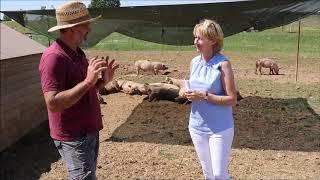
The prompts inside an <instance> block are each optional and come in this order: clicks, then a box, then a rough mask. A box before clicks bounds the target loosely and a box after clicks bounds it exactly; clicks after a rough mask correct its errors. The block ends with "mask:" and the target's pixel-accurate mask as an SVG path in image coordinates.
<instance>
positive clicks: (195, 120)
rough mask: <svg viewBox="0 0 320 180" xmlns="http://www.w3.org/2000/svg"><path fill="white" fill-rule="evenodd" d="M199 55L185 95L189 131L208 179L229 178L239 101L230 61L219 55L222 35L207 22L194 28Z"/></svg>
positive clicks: (191, 68) (191, 64)
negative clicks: (234, 109) (234, 116)
mask: <svg viewBox="0 0 320 180" xmlns="http://www.w3.org/2000/svg"><path fill="white" fill-rule="evenodd" d="M193 34H194V45H195V47H196V49H197V52H199V53H200V55H199V56H197V57H195V58H193V59H192V61H191V63H190V71H191V72H190V79H189V80H188V81H187V84H186V85H187V86H185V88H183V89H182V92H180V93H182V95H184V96H185V97H186V98H188V100H190V101H192V107H191V112H190V120H189V131H190V135H191V138H192V141H193V144H194V146H195V149H196V152H197V154H198V158H199V160H200V163H201V166H202V170H203V174H204V177H205V179H230V176H229V174H228V159H229V155H230V152H231V145H232V140H233V134H234V124H233V115H232V106H234V105H235V104H236V102H237V95H236V89H235V83H234V77H233V72H232V68H231V63H230V61H229V60H228V59H227V58H226V57H225V56H224V55H223V54H221V53H220V51H221V49H222V46H223V32H222V29H221V27H220V25H219V24H217V23H216V22H215V21H212V20H204V21H203V22H201V23H199V24H197V25H196V26H195V27H194V31H193Z"/></svg>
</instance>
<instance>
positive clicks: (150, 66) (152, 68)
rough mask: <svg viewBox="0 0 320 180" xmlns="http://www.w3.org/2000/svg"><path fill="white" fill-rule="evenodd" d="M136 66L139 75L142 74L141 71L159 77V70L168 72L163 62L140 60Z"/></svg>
mask: <svg viewBox="0 0 320 180" xmlns="http://www.w3.org/2000/svg"><path fill="white" fill-rule="evenodd" d="M134 66H135V68H136V71H137V75H139V74H140V70H143V71H147V72H153V74H155V75H157V74H158V73H159V70H166V69H168V67H167V66H166V65H164V64H163V63H161V62H152V61H148V60H140V61H136V62H135V63H134Z"/></svg>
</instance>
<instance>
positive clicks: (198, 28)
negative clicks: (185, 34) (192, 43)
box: [193, 19, 223, 52]
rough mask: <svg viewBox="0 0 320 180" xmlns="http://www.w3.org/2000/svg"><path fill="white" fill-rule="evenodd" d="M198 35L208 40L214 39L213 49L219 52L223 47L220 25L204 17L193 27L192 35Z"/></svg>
mask: <svg viewBox="0 0 320 180" xmlns="http://www.w3.org/2000/svg"><path fill="white" fill-rule="evenodd" d="M197 34H198V35H200V36H201V37H203V38H206V39H208V40H213V41H216V46H215V49H214V50H215V51H216V52H220V51H221V49H222V47H223V31H222V28H221V26H220V25H219V24H218V23H217V22H215V21H213V20H209V19H204V20H203V21H201V22H200V23H199V24H196V25H195V26H194V29H193V35H194V36H196V35H197Z"/></svg>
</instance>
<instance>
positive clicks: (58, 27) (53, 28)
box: [48, 15, 101, 32]
mask: <svg viewBox="0 0 320 180" xmlns="http://www.w3.org/2000/svg"><path fill="white" fill-rule="evenodd" d="M100 18H101V15H100V16H98V17H95V18H91V19H88V20H85V21H81V22H78V23H74V24H66V25H61V26H59V25H57V26H54V27H52V28H50V29H49V30H48V32H53V31H56V30H59V29H66V28H71V27H74V26H77V25H80V24H86V23H92V22H95V21H97V20H98V19H100Z"/></svg>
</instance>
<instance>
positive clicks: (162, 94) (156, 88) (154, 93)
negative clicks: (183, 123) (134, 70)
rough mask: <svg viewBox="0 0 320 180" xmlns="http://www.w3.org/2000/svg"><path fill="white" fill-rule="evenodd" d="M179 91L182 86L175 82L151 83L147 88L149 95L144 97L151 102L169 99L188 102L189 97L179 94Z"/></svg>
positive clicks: (182, 102) (181, 102)
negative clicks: (174, 83)
mask: <svg viewBox="0 0 320 180" xmlns="http://www.w3.org/2000/svg"><path fill="white" fill-rule="evenodd" d="M179 91H180V88H179V87H178V86H176V85H173V84H166V83H151V84H149V86H148V89H147V92H148V96H147V97H145V98H144V99H145V100H148V101H149V102H151V101H153V100H156V101H159V100H167V101H173V102H177V103H179V104H186V103H187V102H188V100H187V98H185V97H181V96H179Z"/></svg>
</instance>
